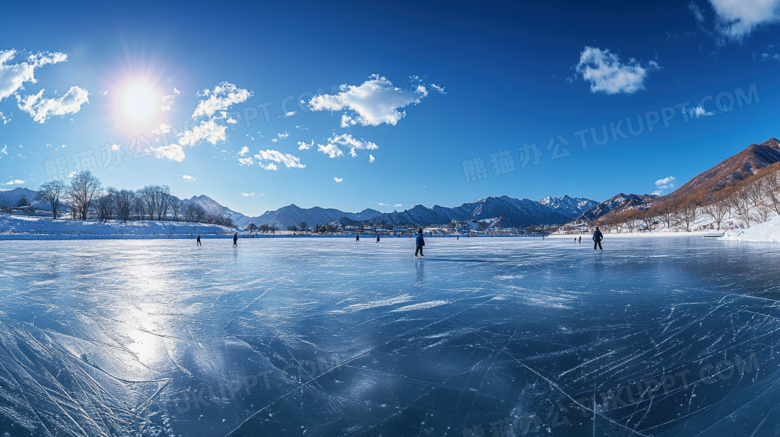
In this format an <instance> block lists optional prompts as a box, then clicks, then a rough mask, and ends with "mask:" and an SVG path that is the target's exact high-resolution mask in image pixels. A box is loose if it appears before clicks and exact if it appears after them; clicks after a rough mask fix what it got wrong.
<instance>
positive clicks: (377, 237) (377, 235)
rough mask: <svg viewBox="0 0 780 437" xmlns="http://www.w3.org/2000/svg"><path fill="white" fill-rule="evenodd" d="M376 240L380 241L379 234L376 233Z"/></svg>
mask: <svg viewBox="0 0 780 437" xmlns="http://www.w3.org/2000/svg"><path fill="white" fill-rule="evenodd" d="M376 242H377V243H379V234H376Z"/></svg>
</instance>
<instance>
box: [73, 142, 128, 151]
mask: <svg viewBox="0 0 780 437" xmlns="http://www.w3.org/2000/svg"><path fill="white" fill-rule="evenodd" d="M62 147H65V145H64V144H63V145H62ZM121 148H122V146H120V145H119V144H112V145H111V151H112V152H113V151H114V150H119V149H121Z"/></svg>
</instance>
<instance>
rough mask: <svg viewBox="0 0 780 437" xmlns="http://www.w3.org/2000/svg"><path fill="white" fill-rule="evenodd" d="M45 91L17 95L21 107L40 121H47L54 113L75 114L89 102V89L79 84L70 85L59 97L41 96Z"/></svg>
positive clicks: (61, 114)
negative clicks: (46, 97)
mask: <svg viewBox="0 0 780 437" xmlns="http://www.w3.org/2000/svg"><path fill="white" fill-rule="evenodd" d="M44 91H46V90H44V89H42V90H41V91H40V92H38V94H31V95H29V96H27V97H21V96H20V95H18V94H17V95H16V101H17V103H18V105H19V109H21V110H22V111H24V112H26V113H28V114H30V115H31V116H32V118H33V120H35V121H37V122H38V123H45V122H46V120H48V119H49V118H50V117H51V116H53V115H60V116H63V115H66V114H75V113H77V112H79V111H80V110H81V105H83V104H84V103H89V93H88V92H87V90H85V89H83V88H80V87H77V86H73V87H70V89H69V90H68V92H67V93H65V95H64V96H62V97H60V98H59V99H44V98H41V96H42V95H43V92H44Z"/></svg>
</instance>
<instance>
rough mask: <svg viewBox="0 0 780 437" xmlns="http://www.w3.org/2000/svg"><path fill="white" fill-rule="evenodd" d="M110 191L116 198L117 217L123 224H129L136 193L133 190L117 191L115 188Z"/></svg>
mask: <svg viewBox="0 0 780 437" xmlns="http://www.w3.org/2000/svg"><path fill="white" fill-rule="evenodd" d="M108 191H109V192H111V193H112V195H113V196H114V205H115V207H116V215H117V217H118V218H119V219H120V220H122V222H124V223H127V221H128V220H130V215H131V214H132V212H133V205H134V203H135V193H134V192H133V191H132V190H124V189H123V190H119V191H117V190H116V189H115V188H109V189H108Z"/></svg>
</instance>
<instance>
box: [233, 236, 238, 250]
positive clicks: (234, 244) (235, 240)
mask: <svg viewBox="0 0 780 437" xmlns="http://www.w3.org/2000/svg"><path fill="white" fill-rule="evenodd" d="M233 247H238V233H235V234H233Z"/></svg>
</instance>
